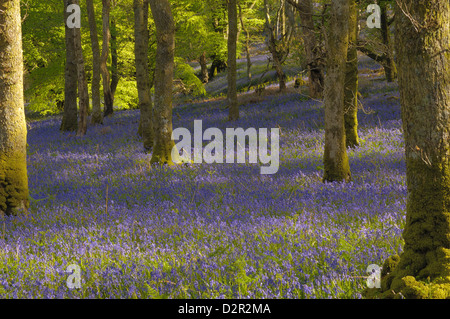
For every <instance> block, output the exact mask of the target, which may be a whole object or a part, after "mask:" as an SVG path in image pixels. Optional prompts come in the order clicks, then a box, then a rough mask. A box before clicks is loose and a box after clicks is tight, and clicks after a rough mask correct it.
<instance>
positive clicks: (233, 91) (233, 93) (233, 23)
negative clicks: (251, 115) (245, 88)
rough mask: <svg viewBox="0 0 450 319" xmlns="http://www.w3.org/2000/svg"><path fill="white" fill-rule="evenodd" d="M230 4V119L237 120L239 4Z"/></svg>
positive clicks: (229, 0)
mask: <svg viewBox="0 0 450 319" xmlns="http://www.w3.org/2000/svg"><path fill="white" fill-rule="evenodd" d="M227 4H228V63H227V65H228V72H227V81H228V90H227V100H228V120H230V121H235V120H237V119H239V105H238V101H237V86H236V77H237V65H236V50H237V33H238V24H237V4H236V0H227Z"/></svg>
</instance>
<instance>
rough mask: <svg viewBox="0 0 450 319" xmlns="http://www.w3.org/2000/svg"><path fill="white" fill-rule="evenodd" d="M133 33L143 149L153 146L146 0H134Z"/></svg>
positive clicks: (149, 148)
mask: <svg viewBox="0 0 450 319" xmlns="http://www.w3.org/2000/svg"><path fill="white" fill-rule="evenodd" d="M133 8H134V35H135V47H134V50H135V51H134V52H135V61H136V82H137V89H138V97H139V109H140V111H141V120H140V127H141V130H140V131H141V136H142V139H143V143H144V149H145V150H151V149H152V147H153V122H152V121H153V119H152V110H153V105H152V99H151V94H150V77H149V70H148V46H149V37H148V0H134V2H133Z"/></svg>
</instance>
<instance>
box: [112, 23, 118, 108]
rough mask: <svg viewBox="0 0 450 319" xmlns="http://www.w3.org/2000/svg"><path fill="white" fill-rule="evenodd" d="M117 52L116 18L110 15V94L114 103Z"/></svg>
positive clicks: (116, 83) (116, 84)
mask: <svg viewBox="0 0 450 319" xmlns="http://www.w3.org/2000/svg"><path fill="white" fill-rule="evenodd" d="M118 58H119V55H118V52H117V26H116V19H115V18H114V17H111V96H112V101H113V105H114V97H115V95H116V90H117V86H118V85H119V80H120V76H119V66H118Z"/></svg>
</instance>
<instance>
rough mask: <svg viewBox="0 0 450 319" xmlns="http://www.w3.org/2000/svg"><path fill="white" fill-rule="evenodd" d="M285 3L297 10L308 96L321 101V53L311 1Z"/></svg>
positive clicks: (322, 83) (293, 0) (322, 80)
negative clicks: (304, 56)
mask: <svg viewBox="0 0 450 319" xmlns="http://www.w3.org/2000/svg"><path fill="white" fill-rule="evenodd" d="M287 2H288V3H289V4H291V5H292V6H294V7H295V8H297V9H298V12H299V16H300V20H301V24H302V38H303V42H304V44H305V52H306V63H307V68H308V83H309V96H310V97H311V98H313V99H321V98H322V96H323V88H324V70H323V69H324V66H323V58H322V55H323V53H322V49H321V48H320V46H319V45H318V42H319V41H318V39H317V35H316V34H317V31H316V28H315V26H314V20H313V6H312V1H311V0H303V1H298V2H295V0H287Z"/></svg>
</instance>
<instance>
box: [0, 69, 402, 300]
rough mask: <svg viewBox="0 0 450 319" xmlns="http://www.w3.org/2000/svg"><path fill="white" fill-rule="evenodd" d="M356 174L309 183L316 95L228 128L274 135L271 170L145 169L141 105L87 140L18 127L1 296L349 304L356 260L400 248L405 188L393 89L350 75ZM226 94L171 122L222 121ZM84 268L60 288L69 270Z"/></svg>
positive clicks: (364, 263)
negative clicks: (357, 99) (18, 163)
mask: <svg viewBox="0 0 450 319" xmlns="http://www.w3.org/2000/svg"><path fill="white" fill-rule="evenodd" d="M361 83H362V87H361V94H362V97H363V98H362V100H361V102H362V105H361V111H360V113H359V122H360V136H361V147H359V148H357V149H355V150H349V158H350V165H351V170H352V178H353V181H352V182H350V183H348V184H343V183H322V174H323V163H322V155H323V138H324V130H323V127H324V124H323V114H324V112H323V105H322V104H321V103H320V102H317V101H311V100H307V99H306V98H304V97H303V96H302V95H301V94H297V93H296V94H288V95H283V96H275V97H273V98H271V99H270V98H269V99H267V100H265V101H264V102H260V103H257V104H249V105H243V106H241V119H240V120H238V121H237V122H236V123H234V124H233V127H243V128H248V127H255V128H259V127H265V128H276V127H279V128H280V129H281V137H280V168H279V171H278V173H277V174H275V175H261V174H260V167H259V164H248V163H247V164H183V165H177V166H172V167H164V166H163V167H161V166H157V165H156V166H150V165H149V160H150V157H151V154H146V153H144V152H143V148H142V143H141V141H140V137H139V136H138V135H137V129H138V123H139V111H136V110H130V111H121V112H117V113H116V114H114V115H113V116H112V117H110V118H107V119H105V123H104V125H103V126H97V127H89V130H88V133H87V136H85V137H83V138H79V137H75V136H74V134H71V133H63V132H60V131H59V125H60V120H61V118H60V117H52V118H48V119H45V120H41V121H35V122H31V123H29V133H28V144H29V149H28V170H29V186H30V193H31V194H30V195H31V198H32V199H31V207H30V210H29V213H28V215H23V216H16V217H5V218H4V219H3V220H1V219H0V225H1V228H0V298H361V292H362V290H363V289H364V288H365V287H366V279H365V278H364V276H367V273H366V269H367V267H368V266H369V265H370V264H379V265H380V266H381V264H382V262H383V261H384V259H385V258H387V257H388V256H390V255H392V254H397V253H399V252H401V247H402V244H403V241H402V237H401V233H402V228H403V226H404V220H405V209H406V205H405V204H406V185H405V162H404V155H403V137H402V129H401V120H400V106H399V100H398V94H397V88H396V87H395V86H394V85H388V84H386V83H385V82H383V81H382V80H381V78H377V77H374V78H373V79H369V80H367V79H365V82H363V81H362V82H361ZM227 116H228V110H227V109H226V108H225V102H223V101H222V102H221V101H215V102H209V103H206V102H204V103H197V104H186V105H180V106H177V107H175V109H174V128H176V127H186V128H189V129H191V130H192V129H193V122H194V120H203V129H206V128H207V127H218V128H220V129H222V130H223V132H224V131H225V128H226V127H227V126H230V123H229V122H227ZM71 264H77V265H79V266H80V267H81V289H69V288H68V287H67V278H68V277H69V273H68V272H66V270H67V267H68V266H69V265H71Z"/></svg>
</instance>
